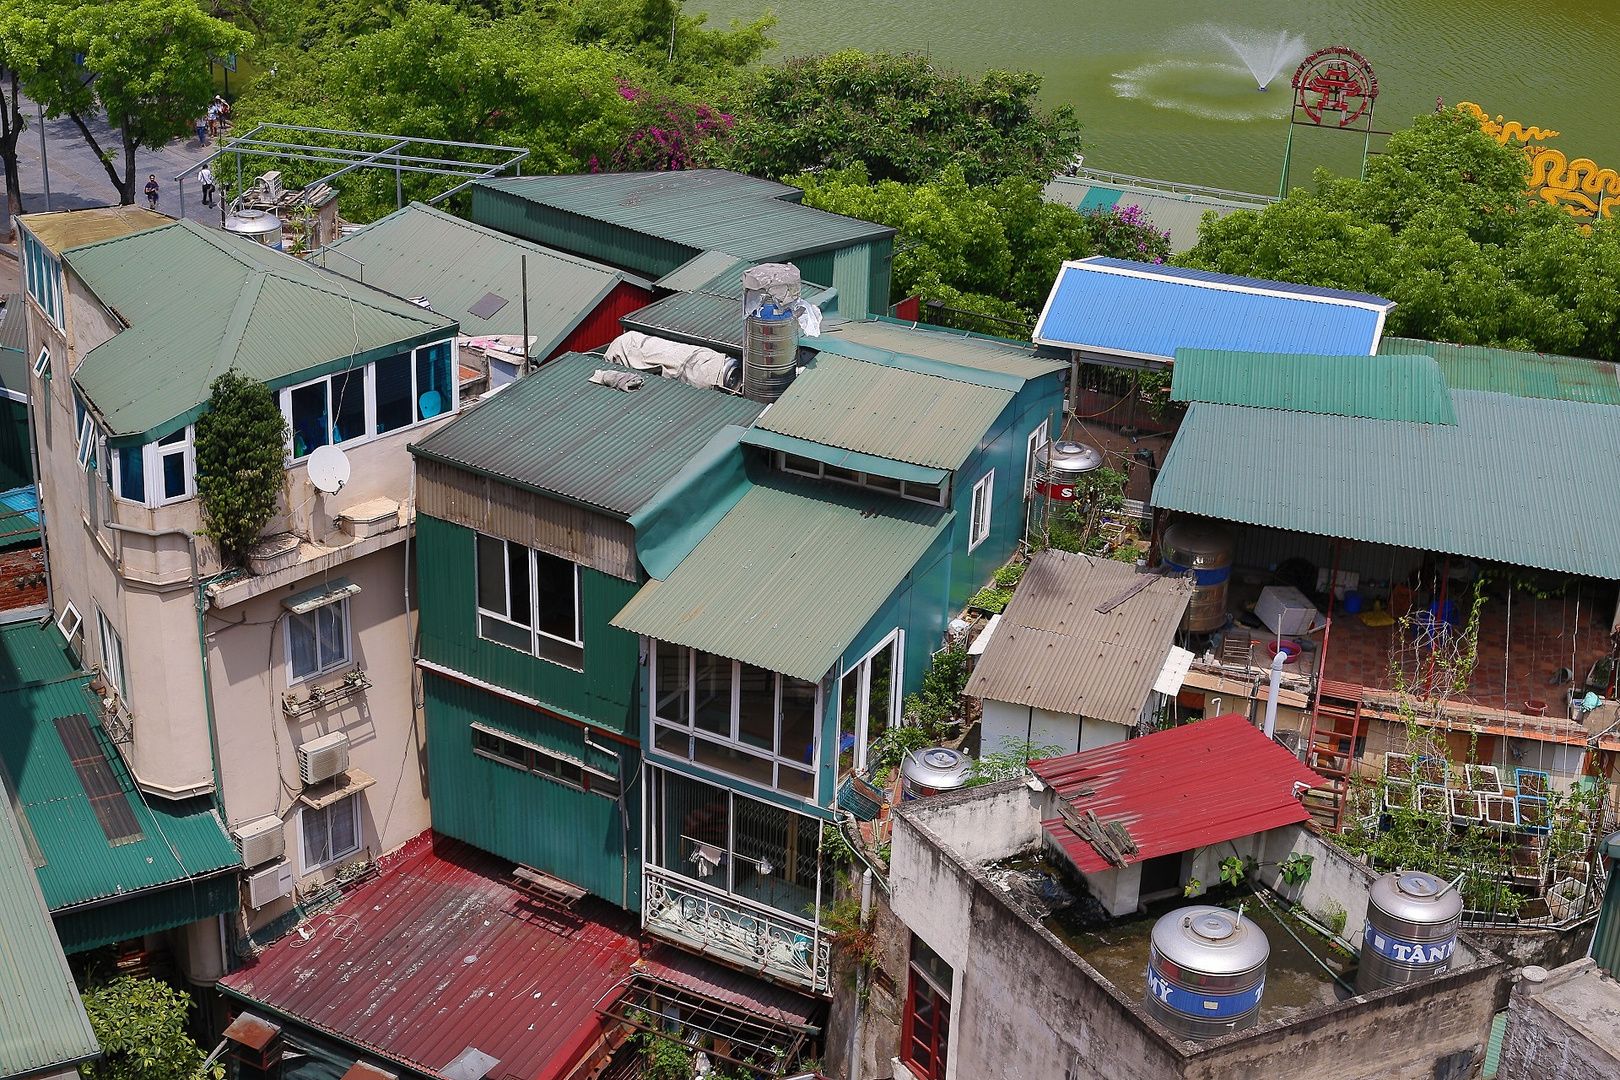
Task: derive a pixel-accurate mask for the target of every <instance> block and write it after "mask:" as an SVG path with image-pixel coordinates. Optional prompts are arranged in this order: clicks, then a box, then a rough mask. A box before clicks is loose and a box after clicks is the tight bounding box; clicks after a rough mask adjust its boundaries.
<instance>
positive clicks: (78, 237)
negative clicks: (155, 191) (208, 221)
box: [17, 206, 174, 255]
mask: <svg viewBox="0 0 1620 1080" xmlns="http://www.w3.org/2000/svg"><path fill="white" fill-rule="evenodd" d="M17 220H18V221H20V222H22V223H23V224H24V225H26V226H27V227H28V231H29V232H31V233H33V234H34V235H35V236H36V237H38V238H39V242H40V243H42V244H44V245H45V246H46V247H48V248H50V249H51V250H52V251H53V252H55V253H56V254H58V255H60V254H61V253H62V252H64V251H66V250H67V249H68V248H71V247H78V246H79V245H80V244H93V243H95V242H96V241H98V240H111V239H112V238H113V237H115V236H124V235H126V234H128V233H133V232H140V231H142V230H143V229H155V228H157V227H158V226H159V225H172V224H173V223H174V218H172V217H169V216H168V215H167V214H160V213H158V212H157V211H155V210H142V209H139V208H138V207H134V206H98V207H94V208H92V209H89V210H57V211H55V212H54V213H49V214H24V215H23V216H21V217H19V218H18V219H17Z"/></svg>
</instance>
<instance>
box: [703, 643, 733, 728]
mask: <svg viewBox="0 0 1620 1080" xmlns="http://www.w3.org/2000/svg"><path fill="white" fill-rule="evenodd" d="M696 711H697V715H696V717H695V718H694V719H695V721H696V723H697V726H698V727H700V728H702V729H703V730H704V731H712V732H714V733H715V734H716V735H724V736H725V737H726V738H730V737H731V661H730V660H728V659H726V658H725V657H723V656H715V655H714V654H713V653H706V652H700V653H698V654H697V710H696Z"/></svg>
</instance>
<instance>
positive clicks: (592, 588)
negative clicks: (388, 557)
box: [416, 515, 641, 842]
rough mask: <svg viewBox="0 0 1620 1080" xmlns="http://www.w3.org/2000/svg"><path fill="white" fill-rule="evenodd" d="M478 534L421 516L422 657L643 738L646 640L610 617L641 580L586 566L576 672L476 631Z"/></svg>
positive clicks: (418, 527) (418, 529)
mask: <svg viewBox="0 0 1620 1080" xmlns="http://www.w3.org/2000/svg"><path fill="white" fill-rule="evenodd" d="M475 535H476V534H475V533H474V532H473V530H471V529H468V528H465V527H463V526H460V525H453V524H451V523H449V522H446V521H441V520H439V519H438V518H432V517H427V516H425V515H422V516H418V517H417V519H416V541H417V549H416V550H417V582H418V591H419V594H420V596H421V620H422V621H421V627H422V629H421V634H422V656H423V658H424V659H427V660H431V661H432V662H434V663H436V664H443V665H444V666H446V667H449V668H454V669H455V670H456V671H460V672H463V673H465V674H467V675H471V676H473V677H474V678H476V679H480V680H482V681H484V682H488V683H494V684H495V685H496V686H503V687H506V688H507V689H510V690H515V691H516V692H518V693H520V694H523V695H525V696H527V697H531V698H535V699H536V700H538V701H542V702H545V703H546V704H547V705H549V706H552V707H553V708H555V709H557V710H558V711H560V712H563V713H567V714H568V715H570V716H575V717H578V718H579V719H581V720H585V721H587V722H589V723H592V724H595V725H597V726H599V727H603V728H606V729H608V730H611V731H616V732H619V733H620V734H624V735H628V736H630V737H631V738H639V737H640V730H641V728H640V713H639V711H638V709H637V687H638V686H639V685H640V671H641V667H640V655H641V653H640V642H639V640H638V639H637V637H636V635H634V634H627V633H625V632H624V631H623V630H616V629H614V628H613V627H611V626H609V625H608V621H609V620H610V619H612V618H613V616H615V615H617V614H618V613H619V610H620V609H621V608H623V607H624V605H625V604H627V603H629V602H630V598H631V597H632V596H634V595H635V594H636V590H637V589H638V588H640V586H639V585H637V584H636V583H635V582H632V581H624V580H623V579H621V578H616V577H611V576H609V575H607V574H602V573H598V572H597V571H595V570H585V571H583V572H582V576H581V581H580V591H581V599H582V606H583V609H584V610H583V614H584V636H585V670H584V671H583V672H581V671H574V670H572V669H570V668H565V667H563V666H561V665H560V664H553V663H551V662H550V661H548V660H541V659H539V658H538V657H534V656H530V655H528V654H527V653H521V652H518V651H517V650H516V649H509V648H507V647H506V646H504V645H497V644H495V643H494V642H493V641H485V640H484V639H482V638H480V637H479V636H478V625H477V621H476V614H477V612H476V608H475V599H476V591H475V590H476V583H475V581H474V577H473V575H474V556H473V551H474V546H475V539H474V538H475ZM464 839H465V838H464ZM469 842H475V841H469Z"/></svg>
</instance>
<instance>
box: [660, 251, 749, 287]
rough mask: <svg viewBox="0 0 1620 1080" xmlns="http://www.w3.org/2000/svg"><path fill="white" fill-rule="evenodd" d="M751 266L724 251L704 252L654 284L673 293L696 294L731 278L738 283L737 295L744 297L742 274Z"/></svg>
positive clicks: (744, 260)
mask: <svg viewBox="0 0 1620 1080" xmlns="http://www.w3.org/2000/svg"><path fill="white" fill-rule="evenodd" d="M750 265H751V264H750V263H749V262H748V260H747V259H739V258H737V256H735V255H732V254H730V253H728V252H724V251H703V252H699V253H698V254H696V255H694V256H692V258H691V259H689V260H687V261H686V262H685V263H682V264H681V265H680V266H677V267H676V268H675V269H673V270H671V271H670V272H669V273H667V274H665V275H664V276H663V277H661V278H659V279H658V280H657V281H655V282H654V283H653V284H655V285H657V286H658V287H659V288H660V289H668V290H670V291H671V292H696V291H698V290H700V289H703V288H704V287H705V286H707V285H709V284H710V283H711V282H714V281H716V280H719V279H724V278H729V279H732V280H734V281H736V283H737V289H738V292H737V295H738V297H739V298H740V297H741V296H742V272H743V271H744V270H746V269H748V267H749V266H750Z"/></svg>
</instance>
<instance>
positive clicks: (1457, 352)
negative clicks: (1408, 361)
mask: <svg viewBox="0 0 1620 1080" xmlns="http://www.w3.org/2000/svg"><path fill="white" fill-rule="evenodd" d="M1378 351H1379V353H1381V354H1387V355H1396V356H1400V355H1412V354H1414V353H1416V354H1422V355H1425V356H1432V357H1434V358H1435V360H1436V361H1438V362H1439V364H1440V370H1441V372H1442V373H1443V374H1444V375H1445V377H1446V384H1447V385H1448V386H1450V387H1451V388H1452V389H1453V390H1487V391H1491V392H1492V393H1497V394H1515V395H1517V396H1519V397H1533V398H1562V399H1563V400H1565V401H1587V402H1593V403H1595V404H1599V405H1620V368H1617V367H1616V366H1615V365H1614V364H1612V363H1610V362H1608V361H1606V360H1586V359H1582V358H1581V357H1578V356H1559V355H1557V354H1555V353H1536V352H1518V351H1516V350H1513V349H1493V348H1488V347H1486V346H1483V345H1451V344H1448V343H1446V342H1442V341H1420V340H1418V339H1417V338H1400V337H1385V338H1384V339H1383V340H1382V341H1380V342H1379V344H1378Z"/></svg>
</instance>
